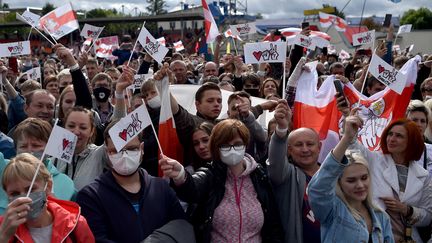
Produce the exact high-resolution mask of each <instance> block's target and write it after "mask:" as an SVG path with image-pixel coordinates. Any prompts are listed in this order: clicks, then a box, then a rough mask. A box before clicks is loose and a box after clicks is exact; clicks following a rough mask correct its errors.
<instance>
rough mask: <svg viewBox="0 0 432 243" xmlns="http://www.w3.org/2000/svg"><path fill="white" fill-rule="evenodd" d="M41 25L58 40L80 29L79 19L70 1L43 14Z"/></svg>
mask: <svg viewBox="0 0 432 243" xmlns="http://www.w3.org/2000/svg"><path fill="white" fill-rule="evenodd" d="M39 25H40V28H41V29H43V30H45V31H46V32H48V34H50V35H51V36H52V37H53V38H55V39H57V40H58V39H60V38H61V37H63V36H65V35H67V34H69V33H71V32H72V31H74V30H76V29H79V24H78V20H77V18H76V16H75V12H74V11H73V9H72V5H71V4H70V3H67V4H65V5H63V6H61V7H58V8H56V9H54V10H53V11H51V12H49V13H47V14H45V15H44V16H42V17H41V18H40V20H39Z"/></svg>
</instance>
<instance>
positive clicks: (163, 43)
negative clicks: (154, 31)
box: [156, 37, 166, 46]
mask: <svg viewBox="0 0 432 243" xmlns="http://www.w3.org/2000/svg"><path fill="white" fill-rule="evenodd" d="M156 40H157V41H159V43H161V45H163V46H166V40H165V37H161V38H157V39H156Z"/></svg>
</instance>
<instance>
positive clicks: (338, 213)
mask: <svg viewBox="0 0 432 243" xmlns="http://www.w3.org/2000/svg"><path fill="white" fill-rule="evenodd" d="M348 165H349V164H348V160H347V158H346V157H345V156H344V158H343V160H342V162H341V163H339V162H338V161H336V160H335V158H334V157H333V155H332V153H329V155H327V158H326V159H325V161H324V162H323V164H322V165H321V168H320V170H319V171H318V172H317V173H316V174H315V175H314V176H313V177H312V179H311V181H310V182H309V187H308V194H309V203H310V205H311V207H312V210H313V212H314V213H315V217H316V218H318V220H319V221H320V223H321V241H322V242H323V243H325V242H352V243H354V242H369V232H368V228H367V225H366V222H365V221H364V220H363V219H362V220H360V221H358V220H356V219H355V218H354V216H353V215H352V213H351V212H350V211H349V209H348V207H347V206H346V204H345V203H344V202H343V201H342V200H341V199H340V198H339V197H338V196H337V195H336V183H337V181H338V178H339V177H340V176H341V175H342V173H343V170H344V169H345V167H346V166H348ZM369 213H370V216H371V220H372V242H383V243H384V242H395V241H394V239H393V234H392V230H391V224H390V218H389V217H388V215H387V214H386V213H385V212H382V211H380V210H378V209H372V208H369Z"/></svg>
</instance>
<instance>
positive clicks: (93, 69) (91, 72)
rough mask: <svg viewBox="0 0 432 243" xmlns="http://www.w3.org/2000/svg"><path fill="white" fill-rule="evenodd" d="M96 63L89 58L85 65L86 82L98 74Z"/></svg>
mask: <svg viewBox="0 0 432 243" xmlns="http://www.w3.org/2000/svg"><path fill="white" fill-rule="evenodd" d="M98 66H99V64H98V61H97V60H96V59H93V58H89V59H88V60H87V64H86V71H87V78H88V80H90V81H91V80H93V78H94V77H95V76H96V74H97V73H98V72H99V70H98Z"/></svg>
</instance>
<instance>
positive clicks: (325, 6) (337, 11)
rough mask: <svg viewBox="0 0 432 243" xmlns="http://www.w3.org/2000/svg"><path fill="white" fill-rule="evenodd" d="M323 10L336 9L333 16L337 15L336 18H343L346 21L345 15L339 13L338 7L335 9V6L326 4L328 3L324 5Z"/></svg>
mask: <svg viewBox="0 0 432 243" xmlns="http://www.w3.org/2000/svg"><path fill="white" fill-rule="evenodd" d="M323 8H334V9H335V12H334V13H333V14H334V15H336V16H338V17H341V18H343V19H345V13H344V12H341V11H339V9H338V8H337V7H333V6H331V5H330V4H326V3H324V4H323Z"/></svg>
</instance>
